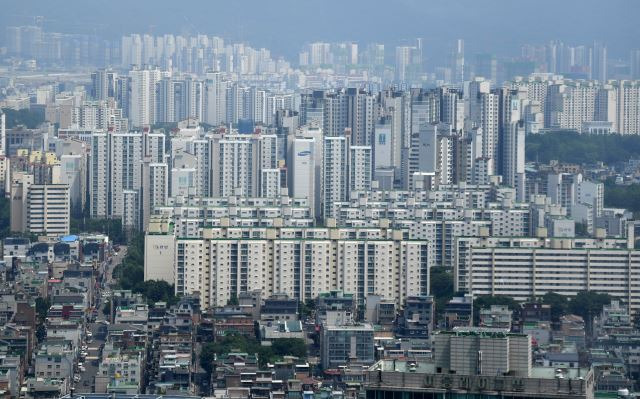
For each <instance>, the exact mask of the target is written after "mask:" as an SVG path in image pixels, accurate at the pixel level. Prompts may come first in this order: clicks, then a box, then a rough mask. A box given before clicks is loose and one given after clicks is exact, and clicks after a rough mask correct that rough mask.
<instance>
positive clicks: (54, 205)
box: [26, 184, 71, 236]
mask: <svg viewBox="0 0 640 399" xmlns="http://www.w3.org/2000/svg"><path fill="white" fill-rule="evenodd" d="M70 211H71V204H70V201H69V186H68V185H67V184H32V185H30V186H29V187H28V189H27V211H26V212H27V231H29V232H31V233H33V234H36V235H50V236H60V235H66V234H69V224H70V220H71V216H70Z"/></svg>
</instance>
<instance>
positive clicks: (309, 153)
mask: <svg viewBox="0 0 640 399" xmlns="http://www.w3.org/2000/svg"><path fill="white" fill-rule="evenodd" d="M307 155H311V151H300V152H299V153H298V156H299V157H306V156H307Z"/></svg>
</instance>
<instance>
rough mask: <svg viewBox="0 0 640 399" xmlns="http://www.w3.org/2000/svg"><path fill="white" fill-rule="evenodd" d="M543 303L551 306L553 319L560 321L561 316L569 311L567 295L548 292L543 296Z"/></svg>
mask: <svg viewBox="0 0 640 399" xmlns="http://www.w3.org/2000/svg"><path fill="white" fill-rule="evenodd" d="M542 303H543V304H545V305H549V306H550V307H551V320H552V321H558V320H560V317H561V316H563V315H565V314H566V313H567V310H568V309H569V300H568V299H567V297H566V296H564V295H560V294H557V293H555V292H547V293H546V294H544V296H543V297H542Z"/></svg>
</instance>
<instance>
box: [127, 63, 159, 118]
mask: <svg viewBox="0 0 640 399" xmlns="http://www.w3.org/2000/svg"><path fill="white" fill-rule="evenodd" d="M129 78H130V81H131V86H130V87H131V91H130V93H131V94H130V99H129V115H128V116H129V119H130V121H131V126H133V127H138V128H140V127H142V126H145V125H152V124H154V123H155V122H156V83H158V81H160V79H161V73H160V70H158V69H133V70H131V71H129ZM120 105H121V106H123V105H122V104H120Z"/></svg>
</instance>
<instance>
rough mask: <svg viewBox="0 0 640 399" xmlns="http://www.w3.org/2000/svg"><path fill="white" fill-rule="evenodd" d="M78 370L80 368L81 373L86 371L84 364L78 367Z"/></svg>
mask: <svg viewBox="0 0 640 399" xmlns="http://www.w3.org/2000/svg"><path fill="white" fill-rule="evenodd" d="M78 370H80V371H81V372H82V373H84V372H85V371H87V369H85V368H84V366H80V367H78Z"/></svg>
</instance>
